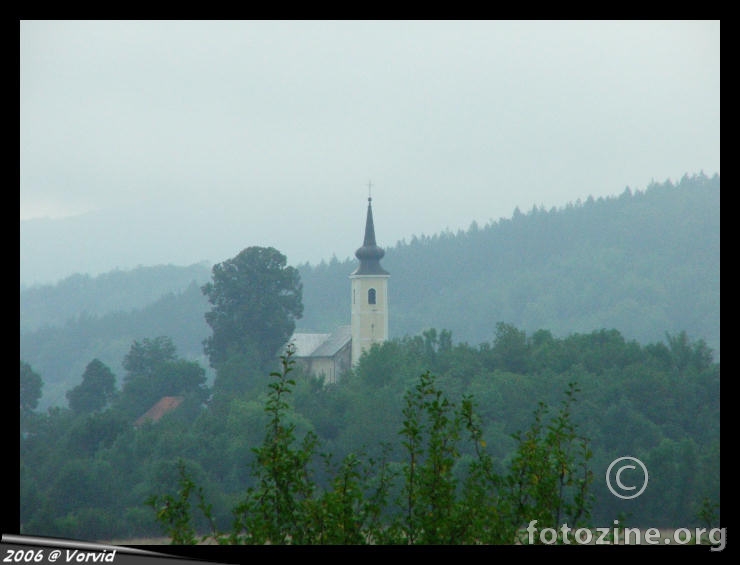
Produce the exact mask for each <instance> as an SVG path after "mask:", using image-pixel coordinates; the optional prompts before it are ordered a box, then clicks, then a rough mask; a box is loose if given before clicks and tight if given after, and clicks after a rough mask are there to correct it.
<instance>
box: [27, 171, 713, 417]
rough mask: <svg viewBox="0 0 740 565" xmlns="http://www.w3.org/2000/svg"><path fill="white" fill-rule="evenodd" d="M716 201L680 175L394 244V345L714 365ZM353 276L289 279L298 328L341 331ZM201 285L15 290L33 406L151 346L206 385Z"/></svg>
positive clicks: (159, 282)
mask: <svg viewBox="0 0 740 565" xmlns="http://www.w3.org/2000/svg"><path fill="white" fill-rule="evenodd" d="M719 193H720V178H719V175H715V176H713V177H711V178H709V177H706V176H705V175H703V174H697V175H692V176H689V175H686V176H684V178H682V179H681V180H680V181H679V182H678V183H676V184H675V185H674V184H673V183H671V182H669V181H666V182H664V183H652V184H651V185H650V186H648V187H647V188H646V189H645V190H633V189H630V188H626V189H625V190H624V192H623V193H622V194H621V195H620V196H616V197H610V198H598V199H594V198H588V199H586V200H585V201H583V202H581V201H578V202H575V203H569V204H567V205H566V206H564V207H562V208H559V209H555V208H552V209H550V210H545V209H543V208H541V207H536V206H535V207H532V208H531V210H529V212H527V213H522V212H520V211H519V210H515V213H514V214H513V216H512V217H511V218H501V219H499V220H497V221H491V222H490V223H488V224H486V225H484V226H479V225H477V224H472V225H471V226H470V229H468V230H467V231H462V230H461V231H459V232H457V233H452V232H442V233H439V234H436V235H432V236H425V235H421V236H418V237H416V236H415V237H413V238H412V239H411V240H410V241H409V242H406V241H402V242H399V243H398V244H396V245H395V246H392V247H388V248H387V249H386V251H387V253H386V257H385V259H384V266H385V267H386V268H387V269H388V270H389V271H390V272H391V277H392V278H391V282H390V285H391V287H390V292H391V297H392V313H391V323H390V332H391V335H392V336H394V337H399V338H401V337H403V336H405V335H417V334H420V333H421V332H423V331H424V330H425V329H426V328H435V327H436V328H439V327H444V328H448V329H449V330H450V331H451V332H452V333H453V335H454V336H455V339H456V340H459V341H464V342H468V343H473V344H478V343H483V342H489V341H490V340H491V339H492V338H493V332H494V331H495V321H498V320H507V321H508V322H509V323H511V324H513V325H515V326H516V327H518V328H521V329H522V330H524V331H527V332H529V333H534V332H535V331H537V330H538V329H540V328H548V329H549V330H550V331H551V332H552V333H553V335H555V336H559V337H563V336H566V335H569V334H571V333H584V332H590V331H591V330H592V329H594V328H602V327H606V328H618V329H619V331H620V332H621V333H622V335H624V336H625V337H626V338H628V339H636V340H638V341H639V342H640V343H642V344H647V343H651V342H655V341H660V340H662V339H663V338H664V334H665V332H670V333H672V334H678V333H679V332H681V331H685V332H686V333H687V334H688V335H689V336H690V337H691V338H692V339H703V340H704V341H705V342H706V343H707V344H708V345H709V347H710V348H711V349H712V351H713V352H714V354H715V357H717V358H718V357H719V346H720V339H719V337H720V334H719V328H720V324H719V316H720V314H719V310H720V307H719V288H720V285H719V273H720V267H719V247H720V246H719V232H720V229H719V217H720V214H719ZM379 235H381V234H379ZM355 266H356V265H355V262H354V260H353V259H349V258H348V259H345V260H339V259H337V258H336V257H334V258H332V259H331V261H329V262H322V263H320V264H318V265H314V266H312V265H309V264H304V265H299V266H297V267H296V268H297V270H298V272H299V274H300V278H301V283H302V285H303V304H304V305H305V307H304V312H303V316H302V317H301V318H300V319H298V320H296V326H297V327H298V328H299V329H304V330H306V329H311V330H321V331H331V330H333V329H334V328H335V327H336V326H337V325H343V324H346V323H348V320H349V314H350V312H349V304H348V302H347V301H346V300H343V299H342V297H344V296H346V294H347V285H348V280H347V277H348V275H349V273H350V272H352V270H354V268H355ZM209 278H210V271H209V269H208V267H207V266H205V265H193V266H190V267H172V266H159V267H147V268H141V269H136V270H133V271H130V272H112V273H109V274H107V275H101V276H98V277H88V276H85V275H75V276H73V277H69V278H68V279H65V280H64V281H60V282H59V283H57V284H56V285H53V286H43V287H34V288H31V289H22V290H21V340H20V349H21V357H22V358H23V359H24V360H26V361H27V362H29V363H30V364H32V365H33V367H34V368H35V369H36V370H37V371H39V372H40V373H41V374H43V375H44V380H45V387H44V391H43V397H42V398H41V399H40V406H41V407H42V408H43V409H45V408H47V407H49V406H63V405H65V402H66V396H65V395H66V391H67V390H69V389H70V388H72V387H74V386H76V385H77V384H79V381H80V377H81V375H82V373H83V371H84V370H85V367H86V365H87V363H88V362H89V361H90V360H91V359H93V358H97V359H100V360H101V361H102V362H104V363H105V364H107V365H108V366H109V367H111V369H112V370H113V371H114V373H116V374H117V375H120V374H122V373H123V371H124V369H123V367H122V366H121V360H122V359H123V356H124V355H125V354H126V352H127V350H128V347H129V345H130V344H131V343H132V342H133V341H135V340H141V339H143V338H146V337H151V336H158V335H166V336H169V337H171V338H172V341H173V343H174V344H175V345H176V346H177V349H178V351H179V352H180V354H181V355H182V356H183V357H184V358H186V359H188V360H191V361H198V362H201V363H202V364H204V365H207V366H206V372H207V378H208V379H209V382H210V381H211V380H212V379H213V378H214V371H213V370H212V368H211V367H210V362H209V361H208V360H207V358H206V356H205V355H204V351H203V346H202V344H203V340H204V339H207V338H208V336H209V335H210V330H211V328H210V327H209V326H208V324H207V323H206V321H205V318H204V316H205V313H206V312H207V311H208V310H209V307H210V305H209V303H208V300H207V297H206V296H205V295H204V294H203V293H202V292H201V290H200V287H201V286H202V285H203V284H204V283H206V282H207V281H208V280H209ZM157 297H159V298H157ZM119 386H120V383H119Z"/></svg>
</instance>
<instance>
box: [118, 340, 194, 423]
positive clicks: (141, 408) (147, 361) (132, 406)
mask: <svg viewBox="0 0 740 565" xmlns="http://www.w3.org/2000/svg"><path fill="white" fill-rule="evenodd" d="M123 366H124V367H125V368H126V369H127V371H128V373H127V374H126V375H125V376H124V378H123V388H122V390H121V394H120V395H119V398H118V401H117V403H116V406H117V407H118V408H119V409H120V410H122V411H123V412H124V413H125V414H127V415H128V416H129V417H131V418H137V417H138V416H141V415H142V414H143V413H144V412H146V410H148V409H149V408H151V406H152V405H154V403H155V402H157V401H158V400H160V399H161V398H162V397H163V396H193V397H194V399H195V400H196V401H199V402H203V401H204V400H205V399H206V398H207V396H208V389H207V387H206V375H205V369H203V367H201V366H200V365H199V364H198V363H197V362H194V361H187V360H185V359H180V358H178V357H177V350H176V348H175V346H174V344H173V343H172V340H171V339H170V338H169V337H167V336H160V337H157V338H154V339H149V338H145V339H143V340H142V341H135V342H134V343H133V344H132V345H131V349H130V350H129V352H128V354H127V355H126V357H125V358H124V361H123Z"/></svg>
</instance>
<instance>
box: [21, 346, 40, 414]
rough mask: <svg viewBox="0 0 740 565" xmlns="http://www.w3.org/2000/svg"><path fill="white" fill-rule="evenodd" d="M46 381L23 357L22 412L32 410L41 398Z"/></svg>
mask: <svg viewBox="0 0 740 565" xmlns="http://www.w3.org/2000/svg"><path fill="white" fill-rule="evenodd" d="M43 385H44V382H43V381H42V379H41V376H40V375H39V374H38V373H36V371H34V370H33V368H32V367H31V365H30V364H29V363H26V362H25V361H23V360H22V359H21V385H20V397H21V398H20V409H21V414H24V413H29V412H32V411H33V410H35V409H36V406H38V403H39V398H41V388H42V387H43Z"/></svg>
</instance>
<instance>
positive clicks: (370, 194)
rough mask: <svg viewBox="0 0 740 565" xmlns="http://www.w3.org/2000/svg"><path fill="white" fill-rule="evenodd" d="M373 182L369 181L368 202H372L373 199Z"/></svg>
mask: <svg viewBox="0 0 740 565" xmlns="http://www.w3.org/2000/svg"><path fill="white" fill-rule="evenodd" d="M372 188H373V181H371V180H369V181H367V201H368V202H370V201H372V199H373V195H372Z"/></svg>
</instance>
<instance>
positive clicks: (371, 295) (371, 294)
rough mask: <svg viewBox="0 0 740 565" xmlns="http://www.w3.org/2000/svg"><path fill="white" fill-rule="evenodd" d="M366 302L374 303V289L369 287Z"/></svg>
mask: <svg viewBox="0 0 740 565" xmlns="http://www.w3.org/2000/svg"><path fill="white" fill-rule="evenodd" d="M367 303H368V304H375V289H374V288H371V289H370V290H368V291H367Z"/></svg>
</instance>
